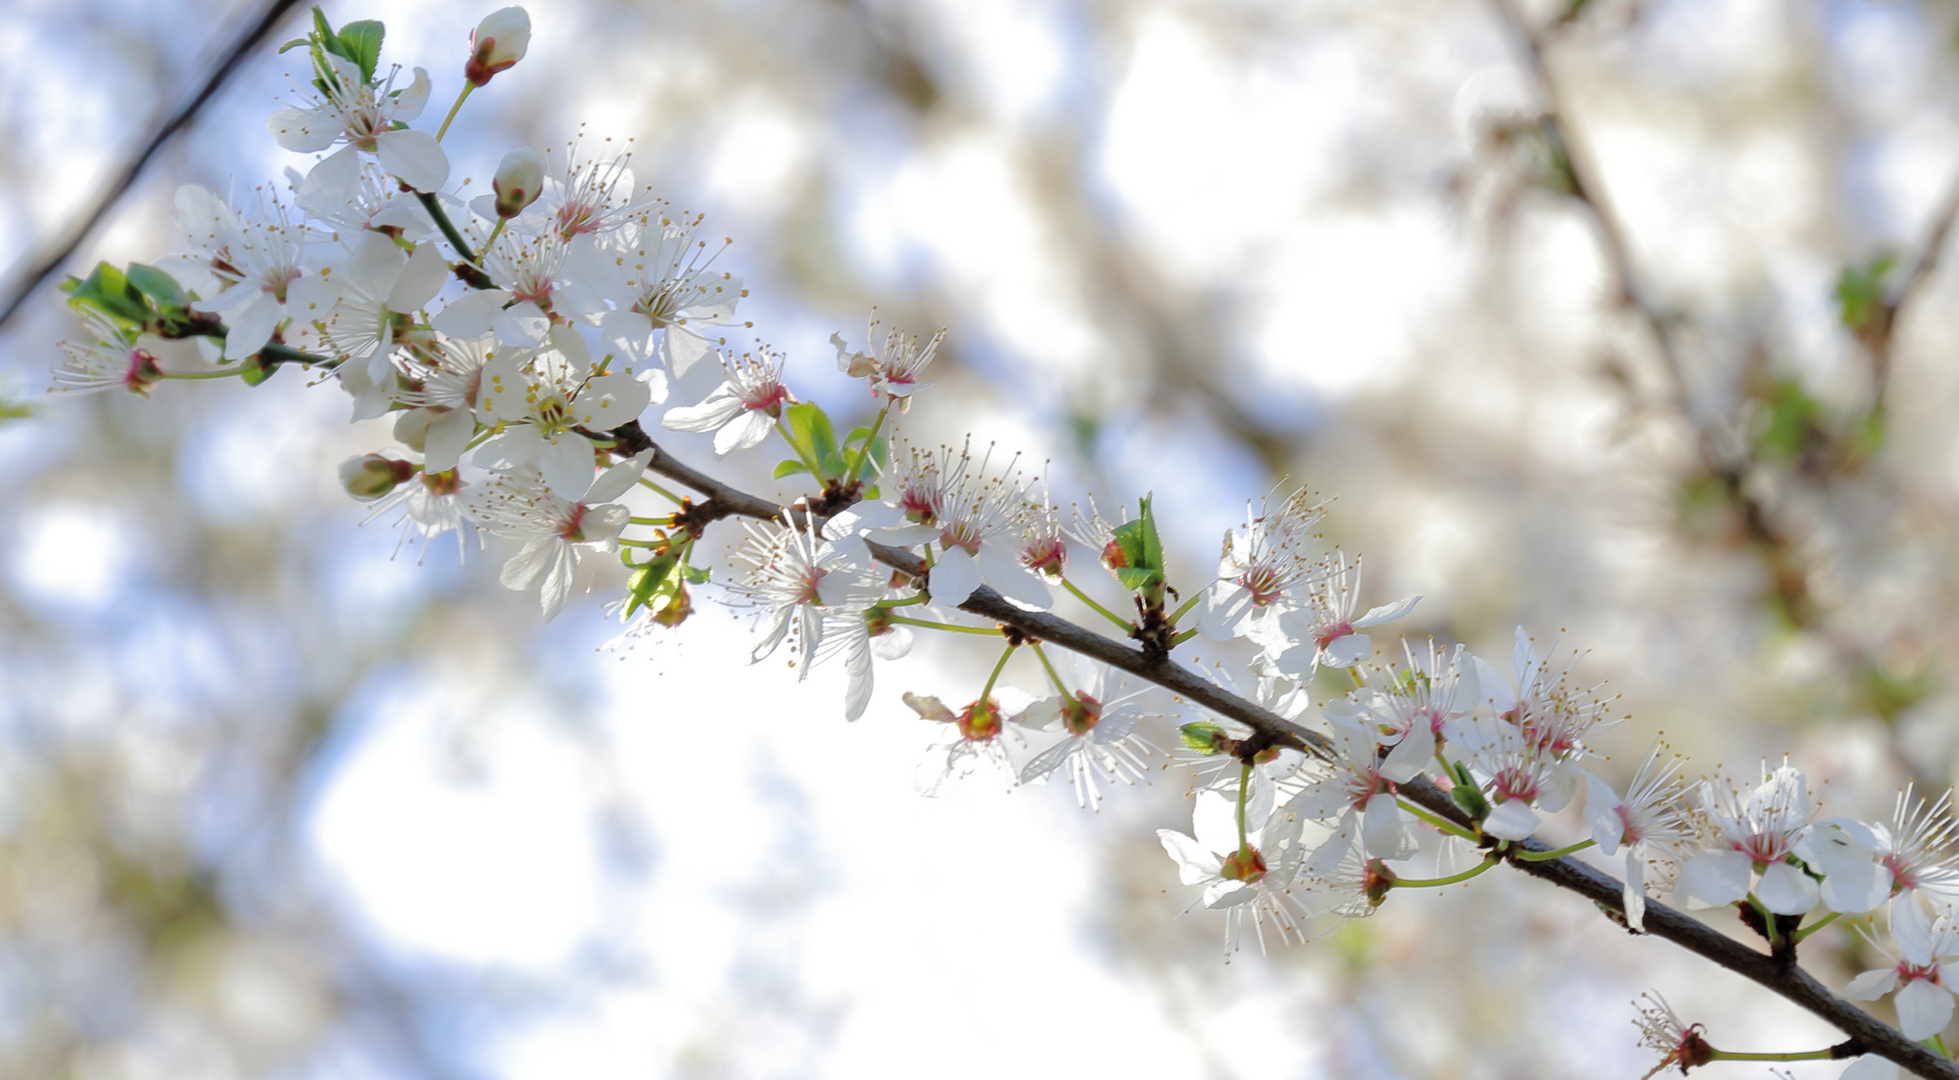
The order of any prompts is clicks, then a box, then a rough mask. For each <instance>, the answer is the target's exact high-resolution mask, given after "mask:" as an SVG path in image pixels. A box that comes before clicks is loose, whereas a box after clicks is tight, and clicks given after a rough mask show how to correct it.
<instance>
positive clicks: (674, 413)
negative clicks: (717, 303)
mask: <svg viewBox="0 0 1959 1080" xmlns="http://www.w3.org/2000/svg"><path fill="white" fill-rule="evenodd" d="M783 359H784V358H783V356H782V354H781V353H778V352H775V351H773V350H771V349H769V348H768V347H767V346H763V347H762V348H761V349H760V350H759V352H755V353H747V352H745V353H742V354H741V355H740V356H736V355H735V354H733V353H730V352H726V351H724V352H722V353H721V364H720V367H721V372H722V382H721V385H720V386H718V387H716V388H715V389H714V391H713V392H712V393H710V394H708V396H707V398H706V400H704V401H702V402H701V403H700V404H699V405H683V406H681V407H679V408H676V409H668V410H667V414H666V416H664V417H662V418H661V419H660V426H661V427H665V428H669V429H671V430H674V431H712V432H714V453H715V456H717V457H721V456H726V455H728V454H731V453H733V452H735V451H736V450H749V449H753V448H754V447H757V446H760V445H762V442H763V440H765V439H767V438H768V437H769V431H770V430H771V429H772V428H774V427H775V425H776V421H778V420H780V419H781V418H782V410H783V408H784V407H785V406H787V405H790V404H793V403H794V402H795V400H796V399H795V398H794V397H793V396H791V394H790V393H789V388H788V387H787V386H784V385H783V384H782V364H783Z"/></svg>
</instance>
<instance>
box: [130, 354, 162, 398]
mask: <svg viewBox="0 0 1959 1080" xmlns="http://www.w3.org/2000/svg"><path fill="white" fill-rule="evenodd" d="M161 378H163V370H162V369H161V368H159V367H157V366H156V357H155V356H152V355H151V354H150V351H149V350H148V349H131V350H130V352H129V370H128V371H126V372H124V373H123V377H122V384H123V386H124V387H126V388H128V389H130V390H133V391H136V392H137V393H142V392H143V389H144V388H145V387H147V386H149V385H151V384H152V383H155V382H156V381H157V380H158V379H161Z"/></svg>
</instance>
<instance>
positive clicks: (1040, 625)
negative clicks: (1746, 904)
mask: <svg viewBox="0 0 1959 1080" xmlns="http://www.w3.org/2000/svg"><path fill="white" fill-rule="evenodd" d="M611 434H612V436H613V437H614V439H615V440H616V442H617V450H616V451H615V452H616V453H619V454H620V455H621V456H625V455H630V454H637V453H640V452H643V451H649V450H650V451H651V452H652V456H651V459H650V460H649V462H648V464H647V466H646V467H647V469H648V470H650V471H652V472H654V473H657V474H659V475H661V476H664V477H666V478H667V479H669V480H673V481H676V482H678V483H681V484H684V485H686V486H687V487H690V488H692V489H694V490H695V491H698V492H700V493H701V494H703V495H705V496H706V497H707V498H706V500H705V501H704V502H703V503H701V504H700V507H699V508H697V509H696V510H695V513H694V515H693V518H694V519H695V520H701V521H706V520H714V519H718V518H723V517H749V518H755V519H758V520H762V521H783V522H785V523H786V524H790V525H794V526H796V527H798V528H807V527H809V526H810V525H811V524H812V522H811V520H810V515H808V514H806V513H804V512H801V511H798V510H794V509H789V508H785V507H779V506H777V505H776V504H774V503H772V502H770V501H768V500H766V499H762V498H759V497H757V496H755V495H750V494H748V493H747V492H745V491H741V490H739V489H737V488H734V487H731V486H729V485H727V484H724V483H722V482H720V481H719V480H716V479H714V478H713V477H711V476H708V475H706V474H705V473H702V472H700V471H699V470H697V469H694V468H692V467H690V466H688V465H686V464H685V463H683V462H681V461H678V460H677V459H675V458H674V457H673V456H672V455H671V454H668V453H667V452H666V451H665V450H664V449H663V448H661V447H660V446H659V445H658V444H656V443H654V442H653V441H652V440H651V439H650V438H648V437H647V435H646V433H645V432H644V431H643V430H641V429H640V427H639V426H638V424H637V422H635V423H633V424H629V425H627V426H626V427H622V428H619V429H616V430H615V431H613V432H612V433H611ZM870 549H871V554H872V556H873V557H875V558H876V559H877V560H878V561H879V562H882V563H884V564H885V565H887V566H890V567H892V568H893V569H896V570H898V571H900V572H901V573H904V574H907V575H909V576H911V577H913V578H919V579H929V570H928V569H927V567H926V566H925V563H924V560H922V559H920V558H919V557H918V556H916V555H913V554H912V553H910V552H908V551H903V550H901V549H898V548H892V547H886V546H884V545H882V544H871V545H870ZM958 607H959V609H960V610H961V611H965V612H968V613H970V614H973V615H977V616H979V617H981V618H983V619H988V620H991V621H993V622H997V623H999V624H1001V625H1002V626H1006V627H1011V628H1013V629H1014V630H1017V631H1019V632H1020V633H1022V634H1025V635H1026V636H1028V637H1030V638H1035V639H1038V640H1041V641H1047V642H1052V643H1053V644H1055V645H1059V646H1061V647H1062V648H1064V649H1068V650H1070V651H1072V652H1076V653H1080V654H1081V655H1083V656H1087V657H1090V658H1092V659H1095V660H1099V661H1101V662H1102V663H1104V664H1107V665H1109V666H1110V667H1112V668H1115V669H1116V670H1118V671H1124V672H1127V673H1129V674H1131V675H1134V676H1136V677H1137V678H1140V679H1144V680H1146V681H1148V682H1152V683H1155V684H1156V685H1158V686H1161V687H1163V688H1164V689H1166V690H1169V691H1170V692H1171V693H1173V694H1176V695H1178V696H1179V697H1180V698H1182V699H1184V700H1187V701H1191V702H1195V703H1196V704H1198V705H1201V706H1203V707H1204V708H1207V709H1210V710H1211V711H1213V712H1215V713H1218V714H1219V715H1221V716H1227V717H1230V718H1231V719H1233V720H1236V721H1238V722H1239V723H1241V724H1244V725H1246V726H1248V727H1250V728H1251V729H1252V730H1253V731H1254V732H1255V733H1256V734H1254V735H1253V736H1252V737H1251V738H1248V739H1245V740H1243V741H1242V742H1241V744H1240V748H1239V751H1238V752H1239V753H1241V754H1243V755H1245V756H1246V758H1247V759H1249V757H1250V755H1252V754H1255V753H1257V752H1258V751H1260V750H1263V749H1265V748H1267V747H1272V746H1283V747H1290V748H1292V749H1295V750H1300V751H1303V752H1305V753H1308V754H1313V755H1316V756H1319V757H1322V758H1330V757H1332V756H1333V754H1334V748H1333V741H1332V740H1331V739H1329V738H1328V737H1327V736H1325V735H1322V734H1320V733H1318V732H1316V731H1312V730H1309V729H1307V728H1304V727H1301V726H1300V725H1298V724H1295V723H1293V722H1292V721H1290V720H1286V719H1283V718H1281V717H1279V716H1277V715H1276V714H1273V713H1271V712H1267V711H1266V710H1264V709H1261V708H1259V707H1258V706H1257V705H1254V704H1252V703H1251V702H1249V701H1246V700H1245V699H1244V698H1241V697H1239V696H1238V695H1236V694H1233V693H1231V692H1230V691H1228V690H1225V689H1224V688H1222V687H1220V686H1218V685H1217V684H1215V683H1212V682H1211V681H1209V680H1207V679H1205V678H1203V677H1202V676H1200V675H1198V674H1196V673H1195V672H1193V671H1191V670H1190V669H1188V668H1185V667H1184V666H1183V665H1181V664H1178V663H1177V662H1175V661H1173V660H1170V659H1167V658H1165V659H1157V658H1153V657H1151V656H1150V655H1148V654H1147V653H1145V652H1144V651H1143V650H1142V649H1140V648H1134V647H1131V646H1129V645H1127V644H1124V643H1122V642H1119V641H1116V640H1114V639H1113V638H1108V637H1104V636H1103V635H1101V634H1098V633H1095V632H1094V631H1091V630H1088V629H1085V628H1083V627H1081V626H1078V625H1076V624H1074V623H1072V622H1069V621H1068V620H1066V619H1063V618H1060V617H1059V616H1056V615H1051V614H1049V613H1047V612H1045V611H1027V610H1025V609H1023V608H1021V607H1019V606H1017V605H1015V604H1013V603H1011V602H1010V601H1008V600H1007V599H1006V598H1004V597H1002V596H1001V595H1000V594H999V593H997V592H995V591H993V590H992V589H991V588H987V587H985V586H982V587H980V588H978V589H976V590H974V592H973V594H972V595H971V596H970V597H968V598H967V599H966V600H965V601H964V602H963V603H961V604H959V605H958ZM1399 790H1400V794H1402V795H1403V796H1406V797H1407V798H1409V799H1412V800H1413V801H1415V802H1416V803H1419V804H1420V805H1421V806H1423V807H1424V808H1426V809H1428V810H1429V811H1430V812H1432V813H1435V814H1437V815H1439V816H1441V817H1443V818H1444V819H1446V820H1448V821H1450V822H1453V823H1455V824H1457V825H1463V826H1472V825H1473V823H1472V822H1471V821H1470V820H1469V819H1468V818H1466V817H1465V816H1464V815H1463V813H1462V811H1461V810H1460V809H1459V808H1457V806H1456V804H1455V803H1454V801H1453V800H1451V799H1450V797H1449V794H1448V792H1446V791H1443V790H1442V789H1441V788H1440V787H1437V786H1436V785H1435V784H1434V783H1432V782H1430V781H1429V780H1427V779H1425V778H1422V779H1417V780H1415V781H1414V782H1411V783H1408V784H1403V785H1400V788H1399ZM1548 850H1551V849H1550V848H1548V847H1546V846H1545V845H1543V844H1540V843H1538V842H1536V841H1525V842H1524V843H1523V844H1522V845H1517V846H1513V847H1512V848H1511V849H1510V851H1509V852H1508V853H1507V857H1509V861H1510V863H1511V865H1513V866H1515V867H1516V868H1517V869H1519V870H1521V871H1523V872H1524V873H1526V874H1528V875H1530V876H1531V877H1535V878H1539V879H1541V880H1543V881H1548V882H1550V883H1551V884H1553V885H1556V886H1558V887H1559V888H1563V889H1568V890H1570V891H1572V892H1575V893H1578V894H1579V895H1581V896H1584V897H1585V898H1586V899H1588V900H1591V901H1592V902H1593V903H1595V904H1597V905H1598V906H1599V907H1601V908H1603V909H1605V910H1606V911H1608V912H1617V913H1620V914H1621V915H1622V916H1623V914H1624V910H1625V907H1624V905H1625V885H1624V883H1623V882H1620V881H1619V880H1617V879H1616V878H1613V877H1612V876H1611V875H1609V874H1606V873H1603V872H1601V871H1599V870H1596V869H1593V868H1592V867H1590V866H1587V865H1585V864H1583V863H1580V862H1577V861H1574V860H1573V859H1571V858H1569V857H1566V858H1559V859H1549V860H1545V861H1543V862H1528V861H1522V860H1518V859H1516V858H1515V857H1514V855H1515V854H1516V853H1517V852H1518V851H1528V852H1533V853H1536V852H1543V851H1548ZM1645 927H1646V932H1647V933H1648V934H1650V935H1652V936H1654V937H1659V938H1664V939H1666V940H1668V941H1671V942H1673V943H1674V944H1676V945H1679V946H1680V947H1682V948H1684V949H1686V950H1687V951H1689V952H1692V953H1695V954H1697V955H1699V956H1701V957H1703V958H1704V959H1707V960H1709V961H1711V962H1713V963H1715V964H1719V965H1720V966H1722V967H1724V968H1727V969H1728V970H1730V971H1733V972H1735V973H1736V974H1738V975H1741V976H1744V977H1746V978H1748V979H1752V980H1754V981H1755V982H1756V983H1759V984H1760V985H1762V986H1764V987H1766V988H1768V989H1769V990H1771V991H1774V992H1775V993H1776V994H1779V995H1781V996H1782V997H1784V998H1786V999H1788V1000H1789V1001H1791V1002H1794V1003H1795V1004H1797V1005H1800V1006H1802V1007H1803V1008H1805V1009H1807V1010H1809V1011H1810V1012H1812V1013H1814V1014H1816V1015H1817V1016H1819V1017H1821V1018H1823V1019H1824V1020H1826V1021H1828V1022H1830V1023H1831V1024H1833V1025H1835V1026H1836V1027H1837V1028H1838V1029H1839V1030H1841V1031H1843V1032H1844V1033H1845V1034H1846V1035H1849V1036H1850V1037H1851V1038H1852V1040H1854V1041H1855V1042H1856V1043H1857V1044H1858V1045H1859V1047H1860V1048H1862V1049H1863V1050H1864V1051H1867V1052H1869V1053H1874V1054H1878V1055H1880V1056H1882V1057H1884V1058H1887V1059H1889V1060H1891V1061H1894V1062H1896V1063H1897V1064H1899V1065H1901V1066H1903V1067H1905V1068H1907V1069H1910V1070H1912V1071H1913V1072H1915V1073H1917V1074H1918V1075H1920V1076H1931V1077H1950V1078H1953V1080H1959V1064H1955V1063H1953V1062H1950V1061H1947V1060H1945V1059H1944V1058H1942V1057H1939V1056H1938V1055H1936V1054H1934V1053H1932V1052H1931V1051H1930V1050H1928V1049H1926V1048H1925V1047H1923V1046H1920V1045H1918V1044H1917V1043H1914V1042H1912V1041H1911V1040H1910V1039H1907V1038H1905V1037H1904V1035H1903V1034H1901V1033H1899V1032H1898V1031H1896V1030H1894V1029H1892V1028H1890V1027H1887V1026H1886V1025H1885V1024H1883V1023H1882V1022H1880V1021H1879V1020H1877V1018H1875V1017H1873V1016H1871V1015H1870V1014H1869V1013H1867V1012H1865V1011H1863V1010H1862V1009H1859V1008H1857V1007H1856V1006H1855V1005H1852V1004H1850V1003H1849V1002H1847V1001H1844V1000H1843V999H1842V998H1839V997H1837V996H1836V995H1835V994H1832V993H1831V992H1830V991H1829V990H1828V989H1827V988H1826V987H1824V986H1823V984H1822V983H1819V982H1817V981H1816V979H1815V977H1813V976H1811V975H1810V974H1809V973H1808V972H1806V971H1804V970H1803V969H1802V968H1800V967H1797V966H1796V964H1795V958H1794V955H1793V954H1792V953H1786V952H1785V953H1778V954H1775V955H1769V954H1765V953H1760V952H1756V951H1755V950H1753V949H1751V948H1749V947H1747V946H1746V945H1744V944H1742V943H1741V942H1739V941H1736V940H1734V939H1732V938H1730V937H1728V936H1726V935H1725V934H1722V933H1720V932H1718V931H1716V930H1715V929H1713V928H1712V927H1710V926H1708V925H1706V924H1705V923H1702V922H1701V921H1700V920H1698V919H1695V918H1692V917H1691V916H1689V915H1686V914H1685V913H1683V912H1680V911H1676V910H1674V909H1673V908H1671V907H1668V906H1666V905H1665V904H1662V903H1659V902H1658V901H1654V900H1649V901H1647V906H1646V917H1645Z"/></svg>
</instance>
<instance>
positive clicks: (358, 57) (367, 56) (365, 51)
mask: <svg viewBox="0 0 1959 1080" xmlns="http://www.w3.org/2000/svg"><path fill="white" fill-rule="evenodd" d="M386 33H387V29H386V28H385V27H383V26H382V25H381V24H380V23H379V22H376V21H375V20H373V19H362V20H361V21H359V22H350V23H348V24H347V25H345V26H343V27H341V28H340V33H339V35H338V36H339V38H340V44H341V45H342V46H344V47H345V48H346V49H347V58H348V59H350V60H352V61H354V62H355V63H357V64H359V65H360V66H361V78H363V79H365V80H367V81H368V82H373V81H374V71H375V69H376V68H378V67H380V65H381V38H382V37H383V36H385V35H386Z"/></svg>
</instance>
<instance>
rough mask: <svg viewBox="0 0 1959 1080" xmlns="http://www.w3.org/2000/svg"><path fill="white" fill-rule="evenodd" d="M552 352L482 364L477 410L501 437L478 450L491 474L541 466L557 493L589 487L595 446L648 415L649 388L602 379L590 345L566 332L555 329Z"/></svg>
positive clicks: (620, 376)
mask: <svg viewBox="0 0 1959 1080" xmlns="http://www.w3.org/2000/svg"><path fill="white" fill-rule="evenodd" d="M550 340H551V346H550V348H547V349H545V350H543V351H541V352H538V353H533V354H528V356H527V354H526V353H524V352H522V351H520V350H514V349H512V350H506V351H503V352H500V353H498V354H497V355H496V356H494V357H492V358H491V359H490V360H489V362H488V363H486V364H484V365H483V374H482V382H481V388H480V390H479V391H478V395H477V401H478V405H477V412H478V415H479V416H480V417H481V419H482V420H483V422H484V423H486V424H491V425H493V426H496V427H497V428H498V429H499V431H498V434H497V435H496V436H495V437H494V438H492V439H490V440H489V441H488V442H486V443H484V444H483V445H482V446H481V447H480V448H478V449H477V451H476V462H477V464H479V465H481V466H483V467H484V468H486V469H496V470H504V469H514V468H518V467H521V466H525V465H536V466H537V467H538V469H539V470H540V471H541V472H543V474H544V479H545V480H546V481H547V482H548V483H550V485H551V486H552V487H553V488H555V489H558V490H560V491H583V490H584V489H585V486H586V485H587V484H589V483H590V482H591V477H592V468H593V450H592V441H591V440H590V439H588V438H587V437H586V436H585V435H584V434H581V433H580V432H581V431H583V432H590V433H593V434H599V433H603V432H606V431H609V430H611V429H613V428H615V427H618V426H620V425H622V424H624V423H626V422H627V421H628V420H632V419H635V418H636V417H638V416H639V414H640V413H641V412H643V411H645V409H646V406H647V402H648V400H649V398H650V393H649V391H648V390H647V387H646V384H645V383H642V382H640V381H639V380H637V379H634V378H633V377H632V376H631V375H628V374H625V373H624V372H612V373H610V374H599V371H598V367H597V365H595V364H593V363H592V361H591V354H590V353H589V352H588V351H587V350H586V346H585V340H584V339H583V338H581V337H579V336H578V333H577V332H576V331H574V330H572V329H570V328H569V327H564V326H554V327H552V328H551V339H550Z"/></svg>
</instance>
